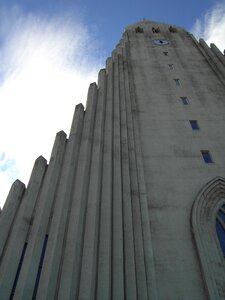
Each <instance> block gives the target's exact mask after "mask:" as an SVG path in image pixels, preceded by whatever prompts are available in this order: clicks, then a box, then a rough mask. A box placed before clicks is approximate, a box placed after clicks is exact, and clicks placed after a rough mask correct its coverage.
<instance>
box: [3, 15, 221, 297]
mask: <svg viewBox="0 0 225 300" xmlns="http://www.w3.org/2000/svg"><path fill="white" fill-rule="evenodd" d="M224 132H225V58H224V56H223V55H222V54H221V52H220V51H219V50H218V49H217V47H216V46H215V45H214V44H211V45H210V47H208V46H207V44H206V43H205V41H204V40H200V41H199V42H198V41H197V40H196V39H195V38H194V37H193V36H192V35H191V34H190V33H188V32H187V31H185V30H184V29H182V28H179V27H175V26H170V25H167V24H163V23H155V22H150V21H141V22H138V23H137V24H134V25H131V26H129V27H127V28H126V30H125V32H124V34H123V37H122V39H121V40H120V42H119V44H118V45H117V46H116V49H115V50H114V51H113V52H112V56H111V57H110V58H108V59H107V61H106V67H105V69H102V70H100V72H99V77H98V84H96V83H92V84H91V85H90V88H89V91H88V97H87V103H86V109H85V110H84V107H83V105H82V104H79V105H77V106H76V109H75V113H74V118H73V121H72V126H71V131H70V134H69V136H68V137H67V136H66V134H65V133H64V132H63V131H61V132H59V133H58V134H57V135H56V139H55V143H54V146H53V149H52V154H51V158H50V161H49V164H47V162H46V160H45V159H44V158H43V157H39V158H38V159H37V160H36V162H35V164H34V168H33V171H32V174H31V177H30V181H29V184H28V186H27V188H25V186H24V184H23V183H21V182H20V181H18V180H17V181H16V182H15V183H14V184H13V185H12V188H11V190H10V192H9V195H8V198H7V201H6V204H5V206H4V208H3V211H2V213H1V215H0V299H1V300H8V299H11V300H12V299H13V300H28V299H38V300H54V299H57V300H74V299H79V300H91V299H96V300H111V299H112V300H123V299H127V300H147V299H150V300H181V299H182V300H190V299H192V300H205V299H210V300H215V299H217V300H219V299H220V300H222V299H225V259H224V256H225V155H224V153H225V134H224Z"/></svg>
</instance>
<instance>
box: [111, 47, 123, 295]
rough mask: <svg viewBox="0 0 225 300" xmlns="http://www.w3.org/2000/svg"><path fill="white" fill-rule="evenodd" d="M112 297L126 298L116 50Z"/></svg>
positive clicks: (114, 58) (115, 58)
mask: <svg viewBox="0 0 225 300" xmlns="http://www.w3.org/2000/svg"><path fill="white" fill-rule="evenodd" d="M113 61H114V74H113V78H114V85H113V90H114V97H113V98H114V113H113V231H112V234H113V236H112V239H113V249H112V250H113V252H112V293H113V295H112V299H115V300H119V299H124V297H125V295H124V257H123V211H122V210H123V208H122V174H121V171H122V170H121V135H120V94H119V70H118V57H117V54H116V53H115V52H114V54H113Z"/></svg>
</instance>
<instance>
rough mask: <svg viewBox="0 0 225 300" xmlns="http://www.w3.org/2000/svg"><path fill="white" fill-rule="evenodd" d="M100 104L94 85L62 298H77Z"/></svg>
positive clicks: (71, 218) (61, 281)
mask: <svg viewBox="0 0 225 300" xmlns="http://www.w3.org/2000/svg"><path fill="white" fill-rule="evenodd" d="M96 102H97V86H96V84H95V83H92V84H91V85H90V88H89V92H88V100H87V109H86V112H85V117H84V125H83V132H82V139H81V145H80V151H79V157H78V165H77V172H76V177H75V183H74V191H73V195H72V205H71V209H70V216H69V224H68V229H67V231H68V232H67V237H66V240H65V245H66V246H65V251H64V253H63V261H62V271H61V274H60V278H59V289H58V293H57V295H56V298H57V296H58V299H62V300H64V299H77V296H78V288H79V281H80V265H81V255H82V245H83V232H84V221H85V213H86V205H87V193H88V187H89V176H90V160H91V151H92V141H93V128H94V122H95V111H96Z"/></svg>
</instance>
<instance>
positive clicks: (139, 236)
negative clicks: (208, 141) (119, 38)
mask: <svg viewBox="0 0 225 300" xmlns="http://www.w3.org/2000/svg"><path fill="white" fill-rule="evenodd" d="M124 76H125V91H126V113H127V127H128V138H129V139H128V140H129V159H130V176H131V198H132V211H133V227H134V240H135V262H136V278H137V295H138V297H137V298H138V299H148V288H147V278H146V269H145V254H144V241H143V233H142V232H143V228H142V215H141V208H140V194H139V187H138V169H137V162H136V153H135V144H134V127H133V120H132V111H131V96H130V92H129V81H128V80H129V79H128V74H127V63H124Z"/></svg>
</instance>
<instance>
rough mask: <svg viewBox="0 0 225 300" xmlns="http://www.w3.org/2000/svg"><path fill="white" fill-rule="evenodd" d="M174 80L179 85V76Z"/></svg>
mask: <svg viewBox="0 0 225 300" xmlns="http://www.w3.org/2000/svg"><path fill="white" fill-rule="evenodd" d="M174 82H175V84H176V85H177V86H178V85H180V79H179V78H175V79H174Z"/></svg>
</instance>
